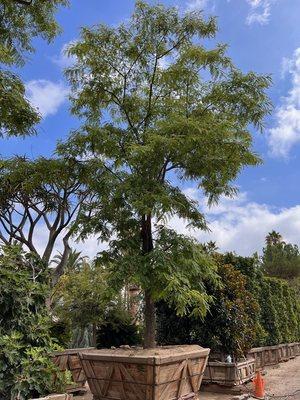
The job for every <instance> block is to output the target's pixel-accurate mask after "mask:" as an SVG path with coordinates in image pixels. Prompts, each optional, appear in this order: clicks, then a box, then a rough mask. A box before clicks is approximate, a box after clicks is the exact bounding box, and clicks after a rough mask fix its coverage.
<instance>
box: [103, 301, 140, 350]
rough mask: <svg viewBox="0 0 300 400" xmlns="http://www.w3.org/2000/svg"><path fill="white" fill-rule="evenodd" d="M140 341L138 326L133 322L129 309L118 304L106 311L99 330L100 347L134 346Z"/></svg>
mask: <svg viewBox="0 0 300 400" xmlns="http://www.w3.org/2000/svg"><path fill="white" fill-rule="evenodd" d="M140 342H141V336H140V334H139V329H138V326H136V325H135V324H134V323H133V321H132V318H131V316H130V315H129V313H128V312H127V311H125V310H123V309H122V308H121V307H119V306H116V307H113V308H111V309H109V310H108V311H107V312H106V313H105V316H104V319H103V322H102V324H101V327H100V328H99V329H98V330H97V347H98V348H110V347H111V346H115V347H119V346H121V345H129V346H133V345H137V344H139V343H140Z"/></svg>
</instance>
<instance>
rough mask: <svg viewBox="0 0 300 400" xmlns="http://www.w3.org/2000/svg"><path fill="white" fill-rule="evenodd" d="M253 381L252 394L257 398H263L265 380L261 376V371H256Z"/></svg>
mask: <svg viewBox="0 0 300 400" xmlns="http://www.w3.org/2000/svg"><path fill="white" fill-rule="evenodd" d="M253 382H254V385H255V387H254V396H255V397H256V398H258V399H264V398H265V381H264V379H263V378H262V377H261V373H260V372H259V371H258V372H257V374H256V378H254V379H253Z"/></svg>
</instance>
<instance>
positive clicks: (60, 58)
mask: <svg viewBox="0 0 300 400" xmlns="http://www.w3.org/2000/svg"><path fill="white" fill-rule="evenodd" d="M75 43H76V40H72V41H70V42H68V43H65V44H64V45H63V46H62V48H61V50H60V53H59V55H56V56H54V57H52V58H51V60H52V62H53V63H54V64H56V65H58V66H59V67H60V68H68V67H71V66H72V65H73V64H74V63H75V60H76V58H75V57H74V56H69V55H68V54H67V49H68V47H69V46H70V45H72V44H75Z"/></svg>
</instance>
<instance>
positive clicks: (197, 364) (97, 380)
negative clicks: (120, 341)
mask: <svg viewBox="0 0 300 400" xmlns="http://www.w3.org/2000/svg"><path fill="white" fill-rule="evenodd" d="M209 351H210V350H209V349H204V348H202V347H200V346H196V345H193V346H167V347H158V348H155V349H149V350H144V349H114V350H96V351H91V352H81V353H80V360H81V363H82V366H83V369H84V372H85V374H86V377H87V380H88V384H89V387H90V389H91V392H92V393H93V395H94V399H95V400H188V399H194V398H195V396H196V395H197V393H198V391H199V388H200V385H201V382H202V378H203V373H204V370H205V367H206V364H207V359H208V355H209Z"/></svg>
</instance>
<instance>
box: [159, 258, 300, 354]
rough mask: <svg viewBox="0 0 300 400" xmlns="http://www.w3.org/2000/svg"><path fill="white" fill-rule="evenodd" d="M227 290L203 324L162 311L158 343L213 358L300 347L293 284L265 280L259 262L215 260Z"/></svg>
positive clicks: (216, 292)
mask: <svg viewBox="0 0 300 400" xmlns="http://www.w3.org/2000/svg"><path fill="white" fill-rule="evenodd" d="M215 257H216V259H217V262H218V264H219V268H218V270H219V271H218V273H219V275H220V278H221V281H222V286H221V287H211V288H210V289H209V294H211V295H212V296H214V299H215V300H214V304H213V305H212V306H211V308H210V311H209V312H208V314H207V316H206V317H205V319H204V320H200V319H195V318H193V317H186V318H179V317H177V316H176V314H175V313H174V311H173V310H171V309H169V308H168V307H167V306H166V305H165V304H163V303H160V304H159V305H158V330H157V336H158V337H157V338H158V342H159V343H160V344H163V345H167V344H179V343H181V344H184V343H186V344H192V343H198V344H200V345H202V346H206V347H210V348H211V349H212V351H214V352H223V353H226V354H232V355H234V356H236V357H239V356H241V355H242V354H245V353H246V352H247V351H248V350H249V349H250V348H251V347H256V346H264V345H265V346H267V345H275V344H279V343H288V342H296V341H300V305H299V304H300V303H299V298H298V296H297V295H296V292H295V291H294V289H293V288H292V287H290V285H289V284H288V282H286V281H284V280H281V279H277V278H270V277H266V276H264V275H263V273H262V268H261V265H260V263H259V260H258V258H256V257H240V256H236V255H235V254H232V253H229V254H225V255H220V254H216V255H215Z"/></svg>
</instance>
